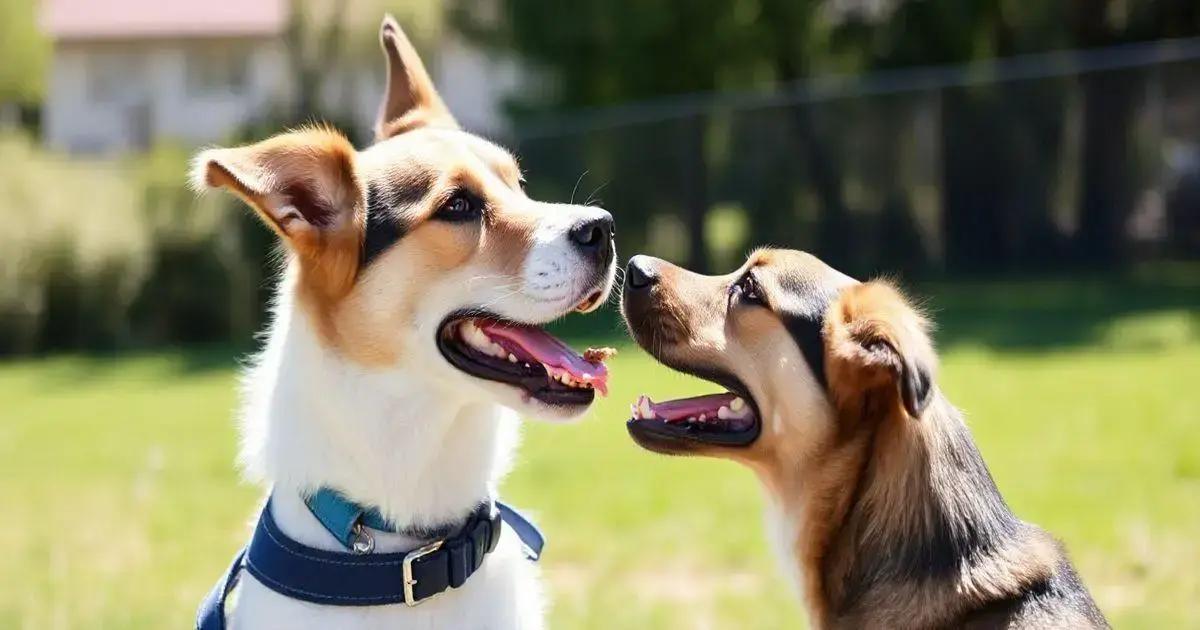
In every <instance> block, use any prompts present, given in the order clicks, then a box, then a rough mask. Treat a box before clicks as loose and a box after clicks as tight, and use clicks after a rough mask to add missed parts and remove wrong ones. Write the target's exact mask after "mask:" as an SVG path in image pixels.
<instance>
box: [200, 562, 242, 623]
mask: <svg viewBox="0 0 1200 630" xmlns="http://www.w3.org/2000/svg"><path fill="white" fill-rule="evenodd" d="M245 558H246V550H245V549H242V550H241V551H239V552H238V553H237V555H236V556H234V558H233V564H231V565H229V570H228V571H226V572H225V577H223V578H221V581H219V582H217V585H216V586H214V587H213V589H212V590H211V591H209V592H208V595H205V596H204V601H202V602H200V610H199V611H197V612H196V628H197V629H198V630H225V600H227V599H229V594H230V593H231V592H233V587H235V586H237V583H238V576H239V575H241V573H242V561H243V560H244V559H245Z"/></svg>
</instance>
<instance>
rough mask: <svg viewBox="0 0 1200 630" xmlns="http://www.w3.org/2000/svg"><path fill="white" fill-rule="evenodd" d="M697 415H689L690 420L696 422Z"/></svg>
mask: <svg viewBox="0 0 1200 630" xmlns="http://www.w3.org/2000/svg"><path fill="white" fill-rule="evenodd" d="M695 421H696V416H688V422H695Z"/></svg>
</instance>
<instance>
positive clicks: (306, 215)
mask: <svg viewBox="0 0 1200 630" xmlns="http://www.w3.org/2000/svg"><path fill="white" fill-rule="evenodd" d="M191 179H192V185H193V186H194V187H195V188H196V189H198V190H203V189H205V188H225V189H228V190H229V191H230V192H233V193H234V194H236V195H237V196H238V197H241V198H242V200H244V201H245V202H246V203H247V204H248V205H249V206H250V207H251V208H253V209H254V210H255V211H256V213H257V214H258V216H259V217H260V218H261V219H262V221H263V223H265V224H267V226H268V227H270V228H271V229H272V230H274V231H275V232H276V233H277V234H278V235H279V236H280V238H281V239H282V240H283V242H284V243H285V244H286V245H287V246H288V248H289V249H290V250H291V251H293V252H295V253H296V254H298V255H299V256H300V257H301V259H303V260H307V261H311V262H314V263H318V264H315V265H311V266H312V267H314V268H320V270H321V271H320V273H321V274H326V275H327V274H336V275H338V276H339V277H340V281H344V280H346V279H347V276H349V277H350V278H352V277H353V273H354V272H355V271H356V266H354V265H356V262H355V261H357V258H358V249H359V247H360V244H359V242H360V241H361V238H362V229H363V222H364V218H363V215H364V213H365V209H364V201H363V194H362V192H361V190H362V189H361V186H360V184H359V178H358V175H357V171H356V168H355V151H354V147H353V146H352V145H351V144H350V142H349V141H348V140H346V138H345V136H342V135H341V134H339V133H338V132H336V131H333V130H332V129H327V128H321V127H313V128H307V129H300V130H297V131H291V132H287V133H282V134H279V135H277V136H274V137H272V138H269V139H267V140H264V141H262V142H259V143H257V144H251V145H247V146H241V147H231V148H218V149H208V150H205V151H202V152H201V153H200V154H199V155H197V156H196V159H195V161H194V163H193V166H192V174H191ZM351 263H354V265H352V264H351Z"/></svg>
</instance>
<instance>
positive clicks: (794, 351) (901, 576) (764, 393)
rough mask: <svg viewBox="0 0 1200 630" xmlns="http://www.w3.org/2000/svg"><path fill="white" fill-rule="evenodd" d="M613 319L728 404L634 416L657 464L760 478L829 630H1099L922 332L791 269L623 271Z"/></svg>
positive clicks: (908, 316) (773, 523)
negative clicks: (942, 381)
mask: <svg viewBox="0 0 1200 630" xmlns="http://www.w3.org/2000/svg"><path fill="white" fill-rule="evenodd" d="M626 278H627V279H626V283H625V289H624V294H623V296H622V311H623V314H624V316H625V320H626V322H627V324H628V326H629V330H630V332H631V333H632V334H633V336H634V338H635V339H636V340H637V342H638V343H639V344H640V345H641V346H642V347H643V348H645V349H646V350H647V351H649V352H650V353H651V354H653V355H654V356H655V358H657V359H658V360H659V361H661V362H663V363H664V364H666V365H668V366H670V367H672V368H674V369H677V370H680V371H683V372H687V373H690V374H693V375H695V376H698V377H700V378H703V379H705V380H709V381H712V382H714V383H717V384H720V385H721V386H723V387H725V388H727V389H728V390H729V393H726V394H716V395H711V396H702V397H698V398H691V399H686V400H678V401H670V402H663V403H654V402H652V401H650V399H649V398H647V397H645V396H643V397H642V398H641V399H640V400H639V401H638V402H637V404H635V405H634V409H633V419H631V420H630V421H629V425H628V428H629V433H630V434H631V435H632V436H633V438H634V440H636V441H637V442H638V443H639V444H640V445H641V446H643V447H645V448H647V449H649V450H652V451H656V452H659V453H666V454H695V455H707V456H713V457H722V458H726V459H731V460H734V461H737V462H740V463H742V464H744V465H746V466H748V467H750V468H751V469H752V470H753V471H754V472H755V473H756V475H757V476H758V479H759V480H760V482H761V483H762V485H763V487H764V489H765V492H766V495H767V497H768V506H769V507H768V518H767V523H768V527H769V529H770V530H771V534H772V538H773V539H774V542H775V544H776V548H777V552H778V554H779V557H780V558H781V559H782V560H783V564H784V566H785V567H786V568H788V569H789V570H790V571H791V572H792V573H793V577H794V578H795V581H796V583H797V584H798V585H799V589H800V592H801V595H802V597H803V599H804V601H805V604H806V605H807V608H808V611H809V616H810V618H811V620H812V623H813V625H814V626H816V627H818V628H1105V627H1108V624H1107V622H1106V621H1105V619H1104V616H1103V615H1102V614H1101V612H1100V610H1099V609H1098V608H1097V606H1096V604H1095V602H1094V601H1093V600H1092V598H1091V596H1090V595H1089V594H1088V591H1087V589H1086V588H1085V587H1084V585H1083V584H1082V583H1081V582H1080V580H1079V577H1078V575H1077V574H1076V572H1075V569H1074V568H1073V567H1072V565H1071V562H1070V560H1069V559H1068V558H1067V556H1066V554H1065V553H1064V551H1063V549H1062V547H1061V546H1060V545H1059V543H1058V542H1057V541H1055V539H1054V538H1052V537H1051V536H1050V535H1049V534H1047V533H1046V532H1045V531H1043V530H1041V529H1039V528H1037V527H1035V526H1034V525H1031V524H1029V523H1025V522H1023V521H1021V520H1020V519H1018V518H1017V517H1016V516H1014V515H1013V513H1012V512H1011V511H1010V510H1009V508H1008V506H1007V505H1006V504H1005V502H1004V499H1003V498H1001V496H1000V492H999V491H998V490H997V488H996V484H995V482H993V480H992V477H991V474H990V473H989V472H988V469H987V466H986V465H985V464H984V462H983V459H982V458H981V457H980V454H979V451H978V450H977V449H976V447H975V444H974V442H973V441H972V439H971V434H970V432H969V431H968V430H967V427H966V426H965V425H964V424H963V420H962V416H961V414H960V413H959V412H958V411H957V410H956V409H955V408H954V407H953V406H951V405H950V403H949V402H948V401H947V400H946V398H945V397H944V396H943V395H942V394H941V392H940V391H939V390H938V388H937V385H936V384H935V380H934V374H935V370H936V365H937V358H936V355H935V353H934V349H933V346H932V344H931V342H930V339H929V337H928V335H927V332H926V329H927V327H928V323H927V320H926V319H925V318H924V317H922V316H921V315H920V314H919V313H918V312H917V311H916V310H915V309H914V308H913V307H911V306H910V305H909V303H908V302H907V301H906V299H905V298H904V297H903V296H902V295H901V294H900V293H899V292H898V291H897V290H896V289H895V288H893V287H892V286H891V285H890V284H888V283H887V282H882V281H873V282H866V283H859V282H857V281H855V280H853V279H851V278H849V277H847V276H845V275H843V274H841V273H839V272H838V271H836V270H834V269H832V268H830V267H829V266H828V265H826V264H824V263H823V262H821V261H820V260H818V259H817V258H815V257H813V256H811V255H808V254H805V253H802V252H796V251H785V250H760V251H758V252H756V253H755V254H753V255H752V256H751V257H750V258H749V260H748V261H747V262H746V264H744V265H743V266H742V267H741V268H740V269H738V270H736V271H735V272H733V273H730V274H727V275H723V276H704V275H699V274H696V273H692V272H690V271H687V270H685V269H681V268H679V267H676V266H674V265H671V264H669V263H667V262H665V261H662V260H658V259H654V258H650V257H647V256H636V257H634V258H633V260H631V261H630V263H629V268H628V274H627V276H626Z"/></svg>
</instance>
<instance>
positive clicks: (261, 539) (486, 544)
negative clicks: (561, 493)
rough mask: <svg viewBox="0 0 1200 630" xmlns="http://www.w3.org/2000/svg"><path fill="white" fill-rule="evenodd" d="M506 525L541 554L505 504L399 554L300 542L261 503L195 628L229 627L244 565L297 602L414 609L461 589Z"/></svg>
mask: <svg viewBox="0 0 1200 630" xmlns="http://www.w3.org/2000/svg"><path fill="white" fill-rule="evenodd" d="M502 520H503V522H506V523H508V524H509V526H510V527H512V528H513V530H514V531H516V532H517V535H518V536H520V537H521V540H522V542H524V543H525V549H526V552H527V554H528V555H529V557H530V559H533V560H536V559H537V558H538V557H539V556H540V555H541V550H542V546H543V544H544V540H543V539H542V536H541V533H540V532H538V530H537V528H536V527H535V526H534V525H533V524H532V523H530V522H529V521H528V520H526V519H525V518H524V517H522V516H521V515H520V514H519V513H517V512H516V511H515V510H513V509H512V508H510V507H508V506H507V505H504V504H501V503H497V504H496V506H495V508H493V507H492V506H491V505H484V506H481V507H480V508H479V509H477V510H476V511H475V512H474V513H472V514H471V516H470V517H468V519H467V521H466V523H465V524H464V525H463V526H462V527H461V528H460V529H459V531H458V533H457V534H455V535H453V536H451V537H448V538H443V539H440V540H436V541H434V542H432V543H429V544H427V545H424V546H422V547H418V548H417V549H414V550H412V551H408V552H402V553H378V554H377V553H369V554H351V553H339V552H331V551H326V550H323V549H316V548H313V547H308V546H306V545H303V544H301V543H299V542H297V541H295V540H293V539H292V538H289V537H288V536H287V535H286V534H284V533H283V532H282V531H281V530H280V529H279V527H278V526H277V525H276V524H275V519H274V517H272V516H271V502H270V501H269V500H268V501H267V505H266V507H265V508H263V511H262V515H261V516H259V519H258V526H257V527H256V528H255V530H254V536H253V537H252V538H251V540H250V544H249V545H248V546H247V547H246V548H245V549H243V550H242V551H241V552H240V553H238V555H237V557H236V558H234V561H233V564H232V565H231V566H230V567H229V571H228V572H227V573H226V574H225V576H224V578H222V580H221V581H220V582H218V583H217V585H216V586H215V587H214V588H213V590H212V592H210V593H209V594H208V596H207V597H206V598H205V599H204V601H203V602H202V603H201V605H200V610H199V612H198V614H197V619H196V627H197V628H198V630H225V600H226V599H227V598H228V597H229V593H230V592H231V591H232V590H233V588H234V586H236V585H237V579H238V575H239V574H240V572H241V570H242V569H243V568H244V569H246V570H247V571H249V572H250V574H251V575H253V576H254V577H255V578H256V579H258V581H259V582H261V583H262V584H263V585H265V586H266V587H267V588H270V589H271V590H273V591H275V592H277V593H280V594H282V595H286V596H288V597H291V598H293V599H299V600H303V601H306V602H313V603H317V604H324V605H328V606H378V605H384V604H398V603H404V604H407V605H409V606H416V605H417V604H420V603H421V602H423V601H425V600H426V599H428V598H430V597H432V596H434V595H437V594H438V593H441V592H442V591H445V590H446V589H448V588H458V587H459V586H462V585H463V584H464V583H465V582H466V581H467V579H468V578H470V577H471V575H472V574H473V573H475V571H476V570H478V569H479V567H480V566H481V565H482V564H483V559H484V557H485V556H486V555H487V554H489V553H491V552H492V551H493V550H494V549H495V548H496V543H497V542H498V541H499V540H500V531H501V526H500V523H501V521H502Z"/></svg>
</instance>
